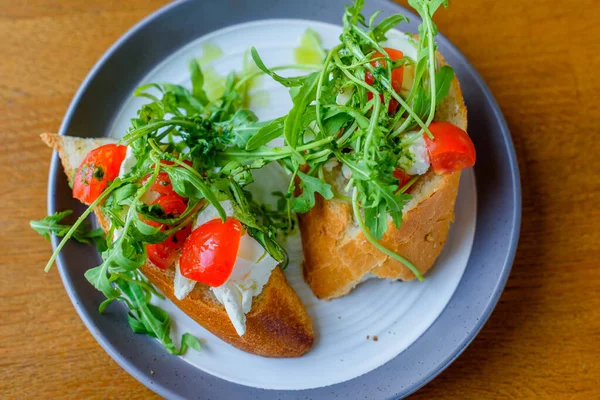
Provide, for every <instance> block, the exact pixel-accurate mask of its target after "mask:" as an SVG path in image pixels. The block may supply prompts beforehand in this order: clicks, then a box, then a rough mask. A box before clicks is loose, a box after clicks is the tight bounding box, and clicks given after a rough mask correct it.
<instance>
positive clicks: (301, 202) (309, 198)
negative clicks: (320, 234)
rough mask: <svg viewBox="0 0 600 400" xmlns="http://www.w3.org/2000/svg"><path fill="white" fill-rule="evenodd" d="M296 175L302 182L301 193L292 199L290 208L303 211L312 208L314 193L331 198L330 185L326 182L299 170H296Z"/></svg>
mask: <svg viewBox="0 0 600 400" xmlns="http://www.w3.org/2000/svg"><path fill="white" fill-rule="evenodd" d="M298 177H299V178H300V180H301V182H302V185H301V186H302V194H301V195H300V196H298V197H296V198H294V200H293V201H292V208H293V210H294V211H296V212H299V213H305V212H308V211H309V210H310V209H311V208H313V207H314V206H315V193H319V194H320V195H321V196H323V198H325V199H327V200H331V199H332V198H333V192H332V191H331V185H329V184H328V183H325V182H323V181H321V180H320V179H318V178H315V177H312V176H310V175H306V174H305V173H303V172H300V171H299V172H298Z"/></svg>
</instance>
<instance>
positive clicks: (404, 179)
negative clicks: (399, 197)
mask: <svg viewBox="0 0 600 400" xmlns="http://www.w3.org/2000/svg"><path fill="white" fill-rule="evenodd" d="M394 178H396V179H398V188H402V187H403V186H404V185H406V184H407V183H408V182H409V181H410V179H411V178H412V177H411V176H410V175H408V174H407V173H406V172H404V170H403V169H402V168H396V169H395V170H394Z"/></svg>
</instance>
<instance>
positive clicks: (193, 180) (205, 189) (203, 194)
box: [164, 167, 226, 221]
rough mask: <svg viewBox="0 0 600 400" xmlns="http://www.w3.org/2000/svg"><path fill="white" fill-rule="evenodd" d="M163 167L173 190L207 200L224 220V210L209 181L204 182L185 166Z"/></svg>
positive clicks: (185, 195)
mask: <svg viewBox="0 0 600 400" xmlns="http://www.w3.org/2000/svg"><path fill="white" fill-rule="evenodd" d="M164 169H165V171H166V172H167V174H169V178H170V179H171V183H172V184H173V190H174V191H175V192H176V193H177V194H179V195H180V196H183V197H185V198H189V199H195V200H202V199H206V200H208V202H209V203H210V204H212V206H213V207H215V208H216V209H217V211H218V213H219V216H220V217H221V218H222V219H223V221H225V218H226V215H225V210H223V207H221V204H220V203H219V200H218V199H217V197H216V195H215V194H214V193H213V192H212V190H211V188H210V185H209V183H207V182H205V181H204V179H202V178H201V177H200V176H199V175H198V174H197V173H194V172H192V171H190V170H189V169H187V168H177V167H165V168H164Z"/></svg>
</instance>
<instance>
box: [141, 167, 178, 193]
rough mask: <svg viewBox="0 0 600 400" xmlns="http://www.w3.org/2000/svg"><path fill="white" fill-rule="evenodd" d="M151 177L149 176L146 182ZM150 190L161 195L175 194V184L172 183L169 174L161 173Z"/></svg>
mask: <svg viewBox="0 0 600 400" xmlns="http://www.w3.org/2000/svg"><path fill="white" fill-rule="evenodd" d="M149 176H150V175H148V176H147V177H146V178H144V180H146V179H147V178H148V177H149ZM150 190H153V191H155V192H157V193H160V194H174V193H175V191H174V190H173V184H172V183H171V178H169V174H167V173H166V172H160V173H159V174H158V176H157V177H156V180H155V181H154V183H153V184H152V186H150Z"/></svg>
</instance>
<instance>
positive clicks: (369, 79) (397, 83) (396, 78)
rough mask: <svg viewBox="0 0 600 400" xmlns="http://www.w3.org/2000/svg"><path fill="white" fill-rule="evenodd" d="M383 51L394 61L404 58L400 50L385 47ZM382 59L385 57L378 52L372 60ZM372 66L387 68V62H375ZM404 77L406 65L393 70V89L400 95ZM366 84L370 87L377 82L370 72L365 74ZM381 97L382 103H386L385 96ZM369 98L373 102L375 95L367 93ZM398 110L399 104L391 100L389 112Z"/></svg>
mask: <svg viewBox="0 0 600 400" xmlns="http://www.w3.org/2000/svg"><path fill="white" fill-rule="evenodd" d="M383 49H384V50H385V51H386V52H387V53H388V56H389V58H390V59H391V60H392V61H397V60H400V59H401V58H403V57H404V54H403V53H402V52H401V51H399V50H396V49H390V48H389V47H384V48H383ZM382 57H385V56H384V55H383V54H382V53H380V52H378V51H376V52H375V54H373V56H372V57H371V58H382ZM371 65H372V66H374V67H376V68H379V67H381V68H386V66H387V62H386V60H375V61H371ZM403 77H404V65H403V66H401V67H399V68H395V69H393V70H392V88H393V89H394V91H395V92H396V93H399V92H400V90H402V79H403ZM365 82H366V83H367V84H369V85H372V84H373V83H374V82H375V77H374V76H373V74H371V72H370V71H367V72H365ZM379 97H380V99H381V102H382V103H383V102H384V97H383V95H382V94H380V95H379ZM367 98H368V99H369V100H371V99H372V98H373V93H371V92H369V93H367ZM397 108H398V102H397V101H396V100H395V99H393V98H392V99H390V104H389V106H388V112H389V113H393V112H394V111H396V109H397Z"/></svg>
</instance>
